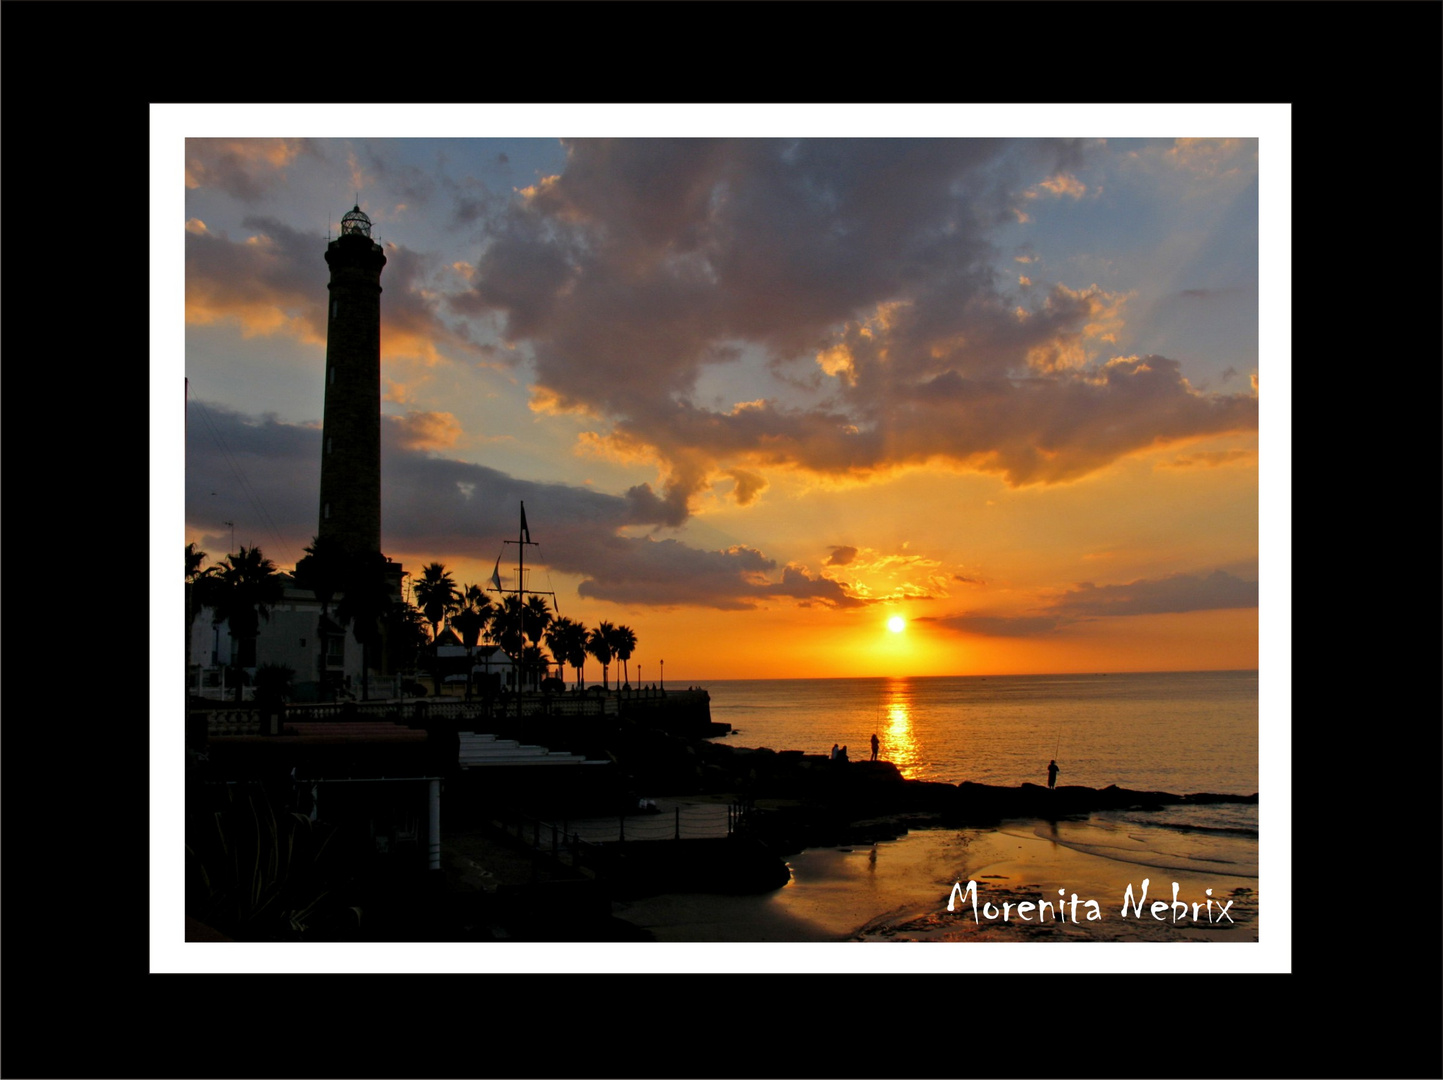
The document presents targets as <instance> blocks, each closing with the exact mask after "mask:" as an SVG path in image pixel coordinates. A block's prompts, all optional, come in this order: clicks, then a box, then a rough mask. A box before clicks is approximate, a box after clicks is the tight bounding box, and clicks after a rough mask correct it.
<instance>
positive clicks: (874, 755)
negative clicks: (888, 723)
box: [872, 731, 882, 761]
mask: <svg viewBox="0 0 1443 1080" xmlns="http://www.w3.org/2000/svg"><path fill="white" fill-rule="evenodd" d="M881 745H882V744H881V743H880V742H878V741H877V733H876V732H875V731H874V732H872V760H873V761H876V760H877V750H878V748H880V747H881Z"/></svg>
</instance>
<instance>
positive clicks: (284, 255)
mask: <svg viewBox="0 0 1443 1080" xmlns="http://www.w3.org/2000/svg"><path fill="white" fill-rule="evenodd" d="M242 224H243V225H244V227H245V228H246V230H247V235H246V236H244V237H242V238H240V239H233V238H231V237H230V236H228V235H226V234H224V233H220V234H217V233H212V232H210V231H209V230H205V231H202V230H200V229H198V228H193V229H187V230H186V235H185V243H186V252H185V290H186V293H185V297H186V318H187V321H190V322H199V323H204V322H210V321H212V320H215V319H223V318H234V319H238V320H240V321H241V323H242V324H243V325H244V326H245V329H246V332H247V333H277V332H284V333H288V334H291V335H293V336H295V337H298V338H301V339H302V340H309V341H313V342H324V341H325V338H326V299H327V296H328V295H329V294H328V292H327V283H328V281H329V279H330V268H329V267H328V266H327V264H326V261H325V250H326V247H325V241H324V238H322V237H320V236H317V235H315V234H314V233H310V232H304V231H300V230H297V229H292V228H291V227H290V226H288V225H286V224H284V223H282V222H280V221H278V220H276V219H275V218H269V217H247V218H245V219H244V220H243V221H242ZM437 269H438V268H437V267H436V266H435V265H434V259H432V257H430V256H428V255H425V254H422V253H419V252H415V251H412V250H410V249H409V248H405V247H401V246H399V245H396V244H388V245H386V267H385V269H384V270H383V271H382V274H381V281H382V288H383V290H384V294H385V300H384V302H383V303H382V305H381V342H382V350H383V353H384V354H385V356H386V357H387V358H388V359H390V358H393V357H397V356H414V357H421V358H424V359H428V360H429V359H434V358H435V356H436V355H437V350H442V351H443V352H446V351H449V352H451V353H453V354H455V355H457V356H461V357H466V358H481V357H483V356H486V355H489V354H488V353H487V352H486V351H485V350H484V349H483V348H482V347H481V346H480V345H479V344H478V343H477V342H476V341H474V340H473V339H472V338H471V336H470V332H469V330H468V329H467V328H466V326H465V325H464V324H456V323H452V322H450V321H448V320H446V319H445V318H443V317H442V308H443V305H444V300H443V299H442V298H441V297H440V296H439V295H437V293H436V290H435V289H434V288H433V287H432V282H431V281H430V275H431V274H433V273H435V272H436V271H437Z"/></svg>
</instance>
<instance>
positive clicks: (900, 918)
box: [638, 671, 1267, 940]
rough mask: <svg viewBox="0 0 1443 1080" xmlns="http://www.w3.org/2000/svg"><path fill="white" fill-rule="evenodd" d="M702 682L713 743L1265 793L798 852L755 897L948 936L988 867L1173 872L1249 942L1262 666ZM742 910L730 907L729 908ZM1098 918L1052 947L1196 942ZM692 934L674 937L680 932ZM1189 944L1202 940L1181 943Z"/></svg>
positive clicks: (662, 933)
mask: <svg viewBox="0 0 1443 1080" xmlns="http://www.w3.org/2000/svg"><path fill="white" fill-rule="evenodd" d="M705 689H706V690H708V691H709V693H710V696H711V716H712V719H713V720H717V721H724V722H726V723H728V724H730V725H731V727H732V731H731V733H730V734H729V735H727V736H725V737H724V740H723V741H725V742H726V743H727V744H729V745H734V746H747V747H763V746H765V747H769V748H771V749H773V750H779V751H780V750H800V751H803V752H804V753H807V754H827V753H829V752H830V750H831V748H832V746H833V745H834V744H836V745H838V746H839V747H841V746H845V747H846V748H847V756H848V758H849V759H850V760H852V761H861V760H866V759H867V758H868V757H870V753H871V749H870V740H871V737H872V735H873V734H874V733H875V734H876V736H877V738H878V741H879V744H880V745H879V753H878V757H879V758H880V759H881V760H884V761H890V762H892V763H894V764H895V765H896V766H897V767H898V769H899V770H900V771H901V773H902V775H903V776H904V777H906V778H907V779H912V780H927V781H939V782H943V783H949V784H957V783H961V782H962V781H966V780H970V781H974V782H977V783H983V784H993V785H1001V786H1007V787H1016V786H1017V785H1019V784H1022V783H1024V782H1031V783H1034V784H1038V785H1043V786H1045V785H1046V783H1047V766H1048V763H1049V762H1050V761H1053V760H1055V761H1056V762H1057V765H1058V767H1059V775H1058V780H1057V783H1058V786H1067V785H1080V786H1085V787H1093V788H1105V787H1107V786H1109V785H1113V784H1115V785H1117V786H1118V787H1122V788H1129V789H1133V790H1138V791H1165V792H1172V793H1174V794H1198V793H1216V794H1227V795H1244V796H1246V795H1253V794H1258V795H1259V799H1258V801H1256V802H1250V803H1196V804H1191V803H1190V804H1187V805H1183V806H1177V807H1167V808H1164V809H1161V810H1142V809H1132V810H1117V811H1105V812H1096V813H1093V814H1091V815H1088V816H1086V817H1077V818H1071V819H1062V820H1056V821H1019V822H1006V823H1003V825H1002V826H1001V828H1000V829H998V830H991V831H989V832H988V833H987V835H985V836H984V835H983V834H982V832H981V831H979V830H914V831H913V832H912V833H911V834H909V835H908V836H904V837H903V838H902V839H901V840H900V841H898V842H897V847H898V850H895V851H889V850H888V847H887V846H886V845H885V844H884V845H883V846H882V847H880V848H879V847H877V846H868V847H866V848H858V849H856V850H853V849H848V848H840V849H836V850H831V851H820V852H803V853H801V854H800V855H798V856H795V857H793V858H792V859H790V860H789V864H790V866H791V868H792V874H793V880H792V883H791V885H790V886H789V887H788V888H787V889H784V890H782V891H781V893H779V894H777V895H776V896H775V897H773V898H771V899H769V900H767V901H764V902H765V903H766V904H768V905H769V906H770V907H771V908H772V909H773V914H777V913H778V912H784V913H785V914H787V915H788V916H790V917H791V918H792V919H793V920H805V921H806V923H807V925H809V926H811V927H813V928H814V929H819V930H820V931H821V936H823V937H825V938H828V939H831V940H838V939H848V938H850V939H852V940H933V939H938V938H940V939H943V940H953V939H955V938H956V937H958V936H965V935H962V934H961V929H960V926H961V924H959V923H958V922H957V921H956V919H955V917H948V916H939V915H938V911H939V909H940V908H941V907H942V902H941V900H940V899H939V898H940V897H945V895H946V891H947V889H948V888H949V887H950V886H951V885H952V883H953V882H954V881H961V882H964V883H965V882H966V881H967V880H968V879H969V877H976V878H977V879H978V880H982V881H983V882H984V884H986V883H987V882H986V879H987V878H989V877H990V878H992V879H993V882H994V883H995V885H996V887H997V888H1004V887H1016V888H1022V887H1023V886H1024V885H1026V886H1027V887H1031V886H1032V885H1035V884H1036V883H1035V882H1033V883H1028V882H1024V881H1023V880H1021V879H1022V878H1026V877H1029V876H1033V877H1036V876H1039V875H1040V877H1041V878H1043V879H1046V882H1047V887H1048V888H1049V889H1051V888H1052V887H1053V886H1069V884H1070V880H1071V879H1070V877H1069V875H1071V876H1072V877H1078V876H1085V878H1086V880H1088V881H1090V882H1091V883H1092V884H1091V886H1090V887H1091V888H1093V889H1094V890H1105V889H1113V888H1116V887H1120V886H1121V884H1122V883H1123V882H1124V880H1132V879H1134V878H1136V879H1137V880H1138V881H1139V882H1140V880H1141V878H1142V877H1144V876H1150V878H1151V880H1153V881H1169V882H1170V881H1172V880H1179V881H1182V882H1184V883H1185V885H1186V887H1189V888H1194V889H1195V890H1196V891H1198V893H1199V899H1201V898H1202V892H1201V890H1202V889H1203V888H1204V887H1208V883H1210V882H1211V883H1212V884H1213V885H1216V886H1217V888H1218V889H1219V890H1222V891H1226V892H1227V893H1228V895H1229V896H1236V898H1237V903H1236V905H1235V907H1234V908H1233V909H1232V910H1233V912H1234V913H1235V914H1240V915H1246V918H1247V921H1246V924H1245V930H1244V935H1245V936H1246V937H1247V939H1248V940H1256V932H1257V896H1258V894H1257V879H1258V877H1259V827H1258V825H1259V809H1260V806H1261V805H1266V801H1267V800H1266V795H1267V793H1266V792H1260V790H1259V789H1260V784H1259V776H1260V769H1259V749H1260V747H1259V694H1258V690H1259V683H1258V672H1257V671H1208V672H1161V673H1158V672H1149V673H1108V674H1075V675H1074V674H1069V675H1006V676H955V677H896V678H856V679H845V678H843V679H767V680H713V681H711V682H708V683H706V684H705ZM902 849H905V851H904V850H902ZM879 853H880V854H879ZM1012 858H1015V859H1017V860H1020V862H1018V863H1017V864H1015V865H1014V864H1013V863H1011V862H1009V859H1012ZM1049 867H1050V868H1051V870H1050V871H1049V870H1048V868H1049ZM879 868H881V870H882V872H880V873H879ZM989 871H991V873H989ZM1049 872H1051V873H1052V875H1053V877H1052V878H1048V877H1047V874H1048V873H1049ZM1010 879H1015V880H1010ZM1079 887H1082V886H1079ZM1222 891H1219V892H1218V893H1217V895H1219V896H1220V895H1222ZM1017 895H1018V897H1019V898H1021V897H1023V896H1024V893H1018V894H1017ZM1084 895H1085V893H1084ZM1114 899H1118V898H1114ZM719 903H721V904H726V903H730V901H719ZM747 903H749V902H748V901H739V902H737V905H738V911H741V910H743V909H744V907H745V905H746V904H747ZM1114 907H1116V904H1114ZM638 914H641V915H645V914H646V913H645V912H639V913H638ZM654 917H655V918H656V919H658V920H659V921H658V922H657V923H656V924H654V925H653V929H654V930H656V931H657V932H658V936H659V937H661V938H662V939H667V938H668V937H669V931H670V930H671V929H674V928H670V927H668V926H667V925H666V918H665V917H663V916H659V915H658V916H654ZM740 922H741V923H743V924H745V923H746V920H745V919H744V918H743V919H741V920H740ZM1105 922H1106V924H1107V925H1106V926H1105V927H1103V926H1101V925H1098V926H1096V927H1088V926H1086V925H1085V924H1084V925H1082V926H1081V927H1074V926H1071V925H1062V926H1050V927H1046V928H1045V930H1046V932H1047V933H1048V934H1049V935H1050V936H1051V938H1052V939H1054V940H1056V939H1060V938H1063V937H1066V936H1067V935H1068V934H1073V935H1076V939H1077V940H1173V939H1177V940H1181V939H1183V938H1184V937H1187V936H1189V935H1186V934H1184V933H1183V932H1182V931H1180V930H1177V929H1176V928H1166V927H1164V928H1161V929H1159V928H1158V927H1156V926H1152V925H1151V924H1147V925H1143V923H1144V922H1145V921H1144V920H1130V921H1129V920H1121V919H1118V918H1115V917H1113V918H1110V919H1108V920H1105ZM727 924H728V920H727V919H725V918H722V917H720V916H719V917H718V918H717V919H716V920H715V921H714V923H712V924H711V925H712V932H715V933H725V931H723V930H721V929H720V928H722V927H725V926H726V925H727ZM796 925H801V922H800V921H798V922H796ZM1236 925H1237V924H1236V923H1234V924H1233V927H1229V928H1228V929H1232V928H1235V927H1236ZM974 929H975V927H974ZM985 929H987V930H989V931H993V933H992V935H991V936H992V937H993V939H995V940H1030V938H1028V936H1027V934H1028V933H1029V932H1031V931H1032V930H1034V929H1035V928H1033V927H1021V926H1018V925H1015V924H1014V925H1010V926H1002V925H996V926H988V927H985ZM1204 929H1205V930H1209V931H1213V930H1216V929H1217V928H1216V927H1205V928H1204ZM686 936H687V931H685V930H682V932H681V935H680V938H678V939H685V938H686ZM1199 936H1201V937H1203V938H1206V937H1207V936H1208V935H1207V934H1206V933H1203V934H1198V933H1193V934H1192V935H1191V937H1193V938H1197V937H1199ZM1213 936H1217V935H1216V934H1214V935H1213Z"/></svg>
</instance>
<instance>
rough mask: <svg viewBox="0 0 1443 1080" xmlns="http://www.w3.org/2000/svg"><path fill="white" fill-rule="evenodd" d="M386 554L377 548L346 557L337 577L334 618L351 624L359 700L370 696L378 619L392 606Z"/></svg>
mask: <svg viewBox="0 0 1443 1080" xmlns="http://www.w3.org/2000/svg"><path fill="white" fill-rule="evenodd" d="M388 565H389V564H388V563H387V561H386V556H384V555H382V554H381V553H380V552H379V551H371V552H367V553H366V554H364V555H356V556H352V557H350V558H348V559H346V561H345V563H344V566H345V571H344V574H343V576H342V578H341V599H340V600H339V601H338V602H337V604H336V620H337V621H338V622H339V623H340V624H341V625H342V626H345V625H347V624H349V625H350V627H351V633H352V635H354V637H355V639H356V642H357V644H359V645H360V646H361V700H362V701H365V700H367V699H368V698H369V697H370V689H371V680H370V673H371V658H372V653H373V650H374V649H375V648H376V647H377V646H378V645H379V644H380V641H381V620H382V619H384V618H385V617H386V615H387V614H388V612H389V611H390V610H391V608H392V607H393V606H394V604H395V601H394V599H393V598H392V595H391V588H390V586H389V585H388V584H387V583H386V567H387V566H388Z"/></svg>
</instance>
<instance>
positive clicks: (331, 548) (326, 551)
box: [295, 536, 347, 616]
mask: <svg viewBox="0 0 1443 1080" xmlns="http://www.w3.org/2000/svg"><path fill="white" fill-rule="evenodd" d="M346 562H347V558H346V550H345V547H344V546H343V545H342V544H341V542H340V541H339V540H337V539H336V538H335V537H334V536H315V537H312V538H311V544H310V547H308V548H306V557H305V558H304V559H302V560H301V561H300V562H298V563H296V573H295V579H296V584H297V585H299V586H300V587H301V588H303V589H308V590H310V591H311V592H312V593H314V594H315V597H316V599H317V600H319V601H320V603H321V615H322V616H326V615H329V614H330V612H331V600H332V599H333V598H334V597H335V595H336V593H337V592H339V591H340V589H341V585H342V582H343V580H344V578H345V576H346Z"/></svg>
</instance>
